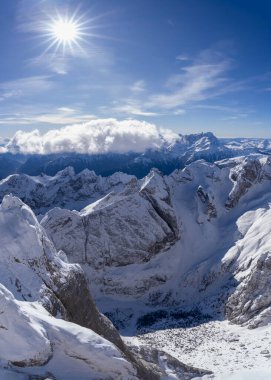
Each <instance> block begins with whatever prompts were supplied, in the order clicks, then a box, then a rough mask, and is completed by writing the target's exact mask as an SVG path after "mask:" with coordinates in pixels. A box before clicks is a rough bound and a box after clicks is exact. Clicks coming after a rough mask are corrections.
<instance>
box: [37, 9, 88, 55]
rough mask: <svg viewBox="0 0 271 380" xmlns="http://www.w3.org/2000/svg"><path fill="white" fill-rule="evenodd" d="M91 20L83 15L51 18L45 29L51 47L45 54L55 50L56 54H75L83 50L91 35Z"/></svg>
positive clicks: (58, 15) (75, 14)
mask: <svg viewBox="0 0 271 380" xmlns="http://www.w3.org/2000/svg"><path fill="white" fill-rule="evenodd" d="M89 29H90V25H89V20H86V19H84V16H83V15H81V16H80V15H77V12H75V13H74V14H73V15H70V16H68V15H61V14H57V15H56V17H51V18H50V19H49V20H48V21H47V22H46V23H45V24H44V27H43V30H44V32H45V33H44V35H45V36H46V37H47V39H46V40H47V42H49V45H48V47H47V49H46V51H45V52H47V51H49V50H51V49H53V50H54V51H55V52H57V51H58V50H62V51H63V52H64V53H68V52H71V53H75V51H76V50H78V49H79V50H81V51H82V50H83V47H82V45H83V44H84V43H85V42H86V38H87V37H89V36H90V34H89Z"/></svg>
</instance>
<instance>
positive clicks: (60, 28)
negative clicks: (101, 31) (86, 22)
mask: <svg viewBox="0 0 271 380" xmlns="http://www.w3.org/2000/svg"><path fill="white" fill-rule="evenodd" d="M51 28H52V37H53V38H55V40H56V41H57V42H59V43H61V44H65V43H72V42H76V40H78V39H79V38H80V27H79V24H78V23H77V22H76V21H73V20H65V19H60V20H57V21H55V22H54V23H53V24H52V25H51Z"/></svg>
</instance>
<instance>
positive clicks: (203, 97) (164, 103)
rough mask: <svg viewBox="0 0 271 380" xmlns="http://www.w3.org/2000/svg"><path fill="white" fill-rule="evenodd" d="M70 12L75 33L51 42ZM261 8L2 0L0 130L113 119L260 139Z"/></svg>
mask: <svg viewBox="0 0 271 380" xmlns="http://www.w3.org/2000/svg"><path fill="white" fill-rule="evenodd" d="M73 16H74V18H73V20H74V22H75V23H77V26H78V29H79V32H80V33H81V36H79V37H82V38H80V39H77V40H76V43H71V47H68V46H66V48H64V47H63V46H62V44H61V43H60V44H59V46H58V47H57V44H55V45H53V46H51V47H50V44H51V43H52V42H54V36H52V33H51V29H52V28H51V26H52V24H53V23H54V22H55V20H58V19H63V18H67V19H70V18H71V17H73ZM270 16H271V3H270V2H269V1H264V0H258V1H255V0H137V1H132V0H97V1H92V0H84V1H75V0H70V1H69V0H66V1H64V0H62V1H61V0H54V1H50V0H33V1H32V0H22V1H19V0H9V1H1V2H0V28H1V29H0V31H1V33H0V52H1V60H0V136H12V135H13V134H14V132H15V131H17V130H18V129H22V130H24V131H31V130H33V129H36V128H38V129H39V130H40V131H41V132H42V133H44V132H46V131H48V130H50V129H54V128H59V127H63V126H65V125H69V124H74V123H80V122H85V121H88V120H91V119H93V118H108V117H114V118H117V119H120V120H123V119H128V118H133V119H138V120H146V121H147V122H150V123H154V124H156V125H157V126H159V127H165V128H170V129H172V130H173V131H175V132H180V133H193V132H200V131H213V132H214V133H215V134H216V135H218V136H248V137H249V136H256V137H257V136H259V137H271V129H270V125H271V124H270V121H271V116H270V104H271V102H270V101H271V28H270ZM50 28H51V29H50Z"/></svg>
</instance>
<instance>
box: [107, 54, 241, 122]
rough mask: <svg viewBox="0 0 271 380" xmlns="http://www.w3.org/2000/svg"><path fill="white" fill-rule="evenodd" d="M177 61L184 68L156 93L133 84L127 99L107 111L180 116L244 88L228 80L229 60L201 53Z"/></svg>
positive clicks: (183, 56)
mask: <svg viewBox="0 0 271 380" xmlns="http://www.w3.org/2000/svg"><path fill="white" fill-rule="evenodd" d="M177 59H178V60H179V61H182V63H184V62H185V65H182V67H181V68H180V71H179V72H178V73H175V74H173V75H171V76H170V77H168V78H167V80H166V81H165V83H164V86H163V87H162V89H161V91H160V92H156V93H154V92H150V91H148V89H147V85H146V83H145V82H144V81H138V82H135V83H134V85H133V86H132V87H131V88H130V96H128V97H127V98H126V99H124V100H122V101H119V102H118V104H117V105H116V104H112V107H111V110H112V111H113V112H119V113H121V114H131V115H143V116H144V115H145V116H154V115H161V114H175V115H180V114H184V113H185V112H186V111H187V109H188V108H191V106H192V105H194V104H197V103H199V102H201V103H202V102H205V101H207V100H210V99H213V98H215V97H219V96H221V95H224V94H227V93H231V92H237V91H241V90H243V89H244V87H245V83H243V82H234V81H233V80H231V78H230V76H229V71H230V69H231V68H232V60H231V59H228V58H226V57H224V56H223V55H222V54H221V53H219V52H215V51H212V50H205V51H203V52H201V53H200V54H199V55H198V56H197V57H196V58H194V59H192V58H190V57H188V56H187V55H180V56H178V57H177Z"/></svg>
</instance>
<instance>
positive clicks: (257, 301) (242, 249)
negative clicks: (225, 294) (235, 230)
mask: <svg viewBox="0 0 271 380" xmlns="http://www.w3.org/2000/svg"><path fill="white" fill-rule="evenodd" d="M270 222H271V211H270V209H258V210H256V211H250V212H247V213H245V214H244V215H243V216H242V217H241V218H239V220H238V222H237V223H238V227H239V232H240V234H241V236H240V239H239V240H238V241H237V242H236V244H235V246H234V247H232V248H231V249H230V250H229V252H228V253H227V254H226V255H225V257H224V258H223V263H222V265H223V268H224V269H226V270H229V271H231V272H232V273H233V274H234V278H235V280H236V282H237V284H238V285H237V287H236V288H235V289H234V290H233V293H232V294H231V296H230V297H229V299H228V301H227V303H226V316H227V317H228V318H229V320H231V321H232V322H234V323H238V324H245V325H248V326H249V327H257V326H259V325H265V324H267V323H269V322H270V321H271V295H270V289H271V253H270V252H271V234H270V232H271V228H270Z"/></svg>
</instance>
